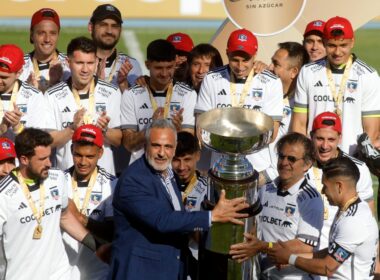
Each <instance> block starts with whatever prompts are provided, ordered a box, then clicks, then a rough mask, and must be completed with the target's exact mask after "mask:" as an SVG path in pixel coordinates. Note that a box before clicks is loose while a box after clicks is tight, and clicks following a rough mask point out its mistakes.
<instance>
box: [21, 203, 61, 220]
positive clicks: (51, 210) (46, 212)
mask: <svg viewBox="0 0 380 280" xmlns="http://www.w3.org/2000/svg"><path fill="white" fill-rule="evenodd" d="M59 211H61V205H60V204H58V205H56V206H55V207H49V208H46V209H45V210H44V212H43V213H42V216H49V215H51V214H53V213H55V212H59ZM35 220H36V218H35V217H34V215H33V214H31V215H28V216H25V217H21V218H20V223H22V224H27V223H30V222H32V221H35Z"/></svg>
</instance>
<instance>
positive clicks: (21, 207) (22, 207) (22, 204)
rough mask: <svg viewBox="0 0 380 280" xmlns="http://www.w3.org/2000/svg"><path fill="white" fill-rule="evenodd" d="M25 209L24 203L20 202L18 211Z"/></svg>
mask: <svg viewBox="0 0 380 280" xmlns="http://www.w3.org/2000/svg"><path fill="white" fill-rule="evenodd" d="M25 208H28V206H26V204H25V203H24V202H21V203H20V206H19V207H18V210H21V209H25Z"/></svg>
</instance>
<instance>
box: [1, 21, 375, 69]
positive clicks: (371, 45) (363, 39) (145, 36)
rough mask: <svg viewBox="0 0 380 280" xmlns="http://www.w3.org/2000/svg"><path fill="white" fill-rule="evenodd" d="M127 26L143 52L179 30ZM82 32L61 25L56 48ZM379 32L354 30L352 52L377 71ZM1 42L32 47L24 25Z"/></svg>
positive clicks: (6, 31)
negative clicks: (354, 40) (150, 44)
mask: <svg viewBox="0 0 380 280" xmlns="http://www.w3.org/2000/svg"><path fill="white" fill-rule="evenodd" d="M130 30H132V31H134V32H135V34H136V37H137V39H138V41H139V45H140V48H141V52H142V53H143V54H144V53H145V49H146V46H147V45H148V43H149V42H150V41H152V40H154V39H158V38H166V37H167V35H169V34H171V33H174V32H178V29H167V28H163V29H158V28H133V29H130ZM215 31H216V29H190V28H189V29H183V28H181V32H185V33H188V34H190V36H191V37H192V38H193V40H194V43H195V44H199V43H204V42H208V41H209V40H210V38H211V37H212V36H213V34H214V33H215ZM81 35H85V36H89V33H88V31H87V29H86V28H73V27H72V28H68V27H66V28H63V29H62V30H61V35H60V39H59V42H58V49H59V50H61V51H62V52H66V46H67V43H68V42H69V41H70V40H71V39H72V38H74V37H77V36H81ZM379 36H380V29H359V30H358V31H357V32H356V43H355V48H354V52H355V54H356V55H357V56H358V57H360V58H361V59H362V60H364V61H365V62H367V63H368V64H369V65H371V66H373V67H374V68H375V69H376V70H377V71H378V72H380V55H378V50H379V49H380V40H379ZM4 43H13V44H17V45H19V46H20V47H21V48H22V49H23V50H24V51H30V50H31V49H32V45H31V44H30V43H29V32H28V31H27V28H9V27H7V28H4V27H3V28H0V44H4ZM118 49H120V50H122V51H124V52H127V53H130V52H129V50H128V49H127V47H126V46H125V44H124V41H123V40H120V42H119V45H118Z"/></svg>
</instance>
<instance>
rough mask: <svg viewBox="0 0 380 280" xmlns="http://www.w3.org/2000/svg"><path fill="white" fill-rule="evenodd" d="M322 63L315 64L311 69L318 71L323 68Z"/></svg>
mask: <svg viewBox="0 0 380 280" xmlns="http://www.w3.org/2000/svg"><path fill="white" fill-rule="evenodd" d="M322 67H323V66H322V65H321V64H314V65H313V66H311V67H310V71H311V72H313V73H315V72H317V71H319V70H320V69H322Z"/></svg>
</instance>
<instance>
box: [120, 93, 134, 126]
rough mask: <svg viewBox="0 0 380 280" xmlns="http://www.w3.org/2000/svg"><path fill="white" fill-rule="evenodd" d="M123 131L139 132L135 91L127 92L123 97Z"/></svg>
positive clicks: (121, 111)
mask: <svg viewBox="0 0 380 280" xmlns="http://www.w3.org/2000/svg"><path fill="white" fill-rule="evenodd" d="M120 113H121V129H127V128H132V129H134V130H136V131H137V130H138V124H137V116H136V108H135V102H134V92H133V90H126V91H125V92H124V93H123V94H122V96H121V106H120Z"/></svg>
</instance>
